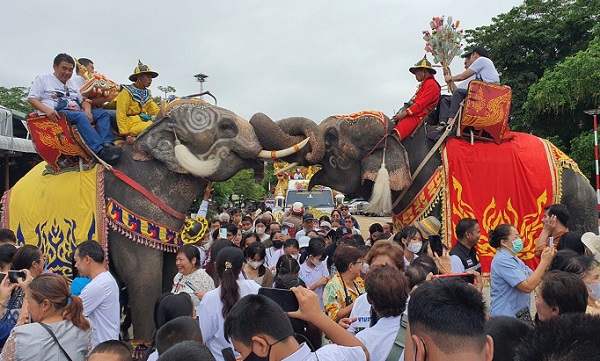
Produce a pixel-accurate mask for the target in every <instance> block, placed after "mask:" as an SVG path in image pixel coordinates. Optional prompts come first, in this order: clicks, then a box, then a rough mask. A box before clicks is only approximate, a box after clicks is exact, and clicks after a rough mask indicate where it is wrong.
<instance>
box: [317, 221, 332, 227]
mask: <svg viewBox="0 0 600 361" xmlns="http://www.w3.org/2000/svg"><path fill="white" fill-rule="evenodd" d="M319 227H327V228H329V229H331V223H329V222H327V221H323V222H321V224H319Z"/></svg>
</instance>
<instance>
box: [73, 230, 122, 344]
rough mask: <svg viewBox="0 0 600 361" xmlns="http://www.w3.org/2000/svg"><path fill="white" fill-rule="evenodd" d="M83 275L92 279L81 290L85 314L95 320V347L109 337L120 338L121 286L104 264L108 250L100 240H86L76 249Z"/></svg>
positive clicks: (79, 268) (93, 324) (76, 258)
mask: <svg viewBox="0 0 600 361" xmlns="http://www.w3.org/2000/svg"><path fill="white" fill-rule="evenodd" d="M75 267H76V268H77V271H78V272H79V275H81V276H84V277H89V278H90V279H91V280H92V281H91V282H90V283H88V284H87V285H86V286H85V288H84V289H83V290H82V291H81V294H80V295H79V297H80V298H81V300H82V301H83V314H84V316H85V317H88V318H89V319H90V321H92V327H93V331H94V334H93V336H92V347H96V345H98V344H99V343H102V342H104V341H107V340H118V339H119V326H120V324H121V312H120V311H121V308H120V305H119V286H118V285H117V281H115V279H114V277H113V276H112V275H111V274H110V272H108V270H107V269H106V266H105V264H104V250H103V249H102V246H100V244H99V243H98V242H95V241H85V242H83V243H81V244H80V245H79V246H77V250H76V251H75Z"/></svg>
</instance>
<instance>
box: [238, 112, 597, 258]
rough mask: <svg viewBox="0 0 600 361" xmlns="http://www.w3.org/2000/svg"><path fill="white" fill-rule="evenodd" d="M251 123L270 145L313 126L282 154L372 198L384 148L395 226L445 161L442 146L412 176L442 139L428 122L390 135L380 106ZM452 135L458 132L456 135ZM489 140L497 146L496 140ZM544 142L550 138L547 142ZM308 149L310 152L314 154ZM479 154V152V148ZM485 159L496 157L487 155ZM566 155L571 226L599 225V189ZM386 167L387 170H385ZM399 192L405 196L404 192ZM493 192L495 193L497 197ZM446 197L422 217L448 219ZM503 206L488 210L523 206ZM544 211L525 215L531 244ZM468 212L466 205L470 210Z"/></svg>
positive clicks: (287, 142) (449, 231)
mask: <svg viewBox="0 0 600 361" xmlns="http://www.w3.org/2000/svg"><path fill="white" fill-rule="evenodd" d="M250 123H251V124H252V125H253V127H254V128H255V131H256V134H257V136H258V139H259V141H260V142H261V144H263V145H264V146H265V148H266V149H269V148H273V149H280V148H285V147H289V146H291V145H292V144H294V143H297V142H299V141H301V140H303V134H304V136H306V135H307V134H309V133H310V134H311V137H312V138H311V141H310V143H309V145H308V146H307V147H305V148H304V149H303V150H302V152H298V153H295V154H294V155H293V156H290V157H287V158H284V160H286V161H288V162H296V163H298V164H318V165H320V166H321V168H322V169H321V170H319V171H318V172H317V173H316V174H315V175H314V176H313V177H312V178H311V180H310V185H309V187H312V186H314V185H324V186H329V187H331V188H333V189H336V190H338V191H341V192H343V193H353V194H359V195H361V196H363V197H365V198H366V199H368V198H369V197H372V198H373V197H374V196H375V197H374V198H378V197H380V195H377V194H376V193H378V192H381V189H378V187H377V182H378V181H380V179H378V178H381V177H378V176H377V174H378V171H379V169H380V168H381V166H382V161H383V160H384V158H383V157H384V153H385V167H386V168H387V170H388V172H389V179H388V180H389V191H388V193H389V196H390V197H391V199H392V200H395V202H394V203H393V207H391V209H388V210H391V213H392V216H393V219H394V221H395V222H394V223H395V224H394V226H395V228H396V229H397V230H398V229H399V228H401V227H404V226H407V225H408V224H403V223H402V222H401V220H402V218H401V215H403V214H404V213H403V210H406V209H407V208H409V206H411V205H414V203H415V201H416V200H417V198H418V195H419V194H420V193H419V192H420V191H421V190H422V189H424V188H425V186H426V184H429V183H428V182H429V181H430V179H431V178H432V175H433V174H434V172H435V171H436V170H437V169H438V168H439V167H440V166H441V165H442V154H441V152H440V151H439V150H438V151H435V152H434V153H433V155H432V156H431V157H430V158H429V160H427V162H426V163H425V164H424V165H423V167H422V169H421V170H420V172H418V174H416V176H413V177H411V174H415V171H416V170H417V168H418V167H419V166H420V165H421V163H422V161H423V160H424V159H425V158H426V156H427V154H428V153H429V152H430V150H431V149H432V148H433V147H434V145H435V143H436V142H434V141H432V140H429V139H427V137H426V126H423V127H421V128H420V129H419V130H418V132H416V134H414V136H412V137H407V138H406V139H404V140H403V141H402V143H401V142H399V141H398V139H397V138H396V137H395V136H392V132H393V127H394V124H393V123H392V122H391V121H390V120H389V119H388V118H387V117H386V116H385V115H383V114H382V113H380V112H375V111H363V112H359V113H355V114H351V115H346V116H332V117H328V118H326V119H325V120H324V121H323V122H321V123H320V124H319V125H318V126H316V124H314V123H313V122H311V121H310V120H308V119H294V121H293V122H292V121H290V120H289V119H284V120H280V121H272V120H271V119H269V118H268V117H267V116H265V115H264V114H257V115H255V116H254V117H253V118H251V119H250ZM273 134H278V135H277V136H276V137H273V136H271V135H273ZM279 134H283V135H279ZM513 134H514V135H515V137H516V136H517V135H522V133H516V132H514V133H513ZM285 135H287V136H285ZM525 136H528V135H525ZM530 137H531V138H535V139H537V140H536V142H538V143H542V141H541V140H539V138H536V137H533V136H530ZM454 139H455V140H456V138H454ZM515 139H516V138H515ZM519 139H521V138H519ZM448 142H450V140H448ZM314 144H317V146H318V148H316V149H317V150H318V152H315V151H313V149H315V148H314ZM488 144H491V145H492V146H496V145H494V144H493V143H491V142H490V143H488ZM507 144H509V143H507ZM544 144H549V142H548V143H544ZM548 147H549V148H551V147H553V146H550V145H549V146H548ZM384 149H385V152H384ZM321 153H322V154H323V156H322V158H321V159H319V160H315V159H314V156H315V155H317V154H321ZM309 155H310V156H311V157H312V158H309ZM303 156H304V158H301V157H303ZM537 156H538V158H535V159H537V160H535V162H546V164H548V161H547V159H546V156H545V155H544V154H540V155H537ZM474 157H477V155H474ZM481 160H482V161H487V162H490V160H488V159H485V160H484V159H481ZM562 160H564V161H565V162H567V163H569V164H573V166H572V167H565V168H564V169H562V168H561V171H560V172H559V173H560V174H559V176H560V177H561V179H560V181H561V182H562V183H561V184H562V194H561V196H560V198H559V199H558V203H562V204H564V205H565V206H566V207H567V208H568V210H569V211H570V213H571V220H570V222H569V224H568V226H569V228H570V229H571V230H573V231H577V232H580V233H583V232H588V231H593V232H596V231H597V210H596V206H597V205H596V202H595V195H594V194H595V192H594V189H593V188H592V187H591V185H590V183H589V181H588V180H587V179H586V178H585V176H583V175H582V174H580V173H578V172H577V170H578V168H577V166H576V165H574V162H572V161H571V160H570V159H568V158H567V157H566V156H565V157H564V158H562ZM494 162H499V160H492V161H491V163H490V164H492V165H493V164H494ZM382 174H383V176H384V177H385V173H382ZM488 176H489V177H494V176H496V177H497V176H499V174H497V173H496V174H489V175H488ZM412 178H414V179H412ZM450 186H451V185H450V184H449V183H447V184H446V185H445V187H446V188H444V189H446V191H447V189H448V187H450ZM452 186H454V185H452ZM442 187H444V185H443V186H442ZM446 191H444V192H446ZM556 194H558V193H556ZM400 196H402V197H401V198H399V197H400ZM545 196H547V194H545V193H544V194H542V195H541V196H540V197H539V198H538V199H537V201H534V202H533V203H536V202H537V203H536V204H537V205H538V206H539V205H540V204H542V203H544V202H545V204H546V205H548V199H546V198H544V197H545ZM419 200H420V199H419ZM492 200H493V201H495V199H494V198H492ZM438 202H439V200H438ZM440 203H441V202H439V203H437V204H435V202H432V204H429V205H428V207H426V208H427V209H426V210H425V211H424V212H423V213H421V214H419V215H418V216H419V219H420V218H422V217H425V216H429V215H434V216H436V217H437V218H438V219H442V218H443V217H442V206H441V204H440ZM528 204H529V203H528ZM502 207H503V206H500V205H497V204H496V203H493V202H491V203H490V206H489V207H488V208H489V209H488V211H489V212H488V214H486V216H489V215H490V214H493V212H494V211H501V212H504V215H506V214H508V213H509V211H510V212H512V213H511V215H514V214H516V213H518V211H519V210H518V209H517V210H514V209H512V208H514V207H512V205H511V204H510V203H509V204H508V206H507V208H506V209H503V208H502ZM511 207H512V208H511ZM450 211H451V212H458V210H455V209H450ZM541 212H542V209H541V208H539V207H538V209H537V213H535V214H529V215H528V216H527V217H528V218H527V220H528V222H529V224H527V225H523V231H524V232H529V233H531V236H530V239H529V243H528V247H532V244H533V242H534V241H535V239H537V236H536V235H535V234H536V232H539V231H541V228H542V225H541V219H540V213H541ZM467 213H468V212H465V214H467ZM471 217H473V218H474V217H478V218H479V220H480V221H483V220H482V218H483V217H484V215H483V214H475V215H471ZM447 218H450V217H447ZM488 218H490V217H488ZM500 218H502V217H499V218H498V217H497V219H494V222H496V223H494V222H488V223H486V222H482V223H483V225H485V226H486V227H488V229H487V230H489V227H490V226H492V225H497V223H498V222H499V221H498V220H499V219H500ZM513 218H515V217H513ZM502 219H503V220H504V221H507V222H508V220H510V217H507V216H505V217H504V218H502ZM413 220H416V219H415V218H412V219H411V222H412V221H413ZM513 221H514V219H513ZM444 226H445V227H446V230H445V231H446V233H445V234H446V235H447V236H448V237H445V238H446V239H445V241H446V244H447V245H448V246H451V239H450V238H452V237H455V235H453V234H454V233H453V230H454V228H453V223H452V222H445V223H444ZM527 227H529V228H527ZM538 234H539V233H538ZM534 237H535V238H534ZM482 240H483V238H482ZM482 243H483V241H482V242H481V243H480V246H487V242H485V244H483V245H482ZM488 249H489V246H488ZM489 252H490V253H489V254H492V255H493V250H490V251H489ZM531 258H533V255H531ZM535 265H537V263H534V264H533V267H535Z"/></svg>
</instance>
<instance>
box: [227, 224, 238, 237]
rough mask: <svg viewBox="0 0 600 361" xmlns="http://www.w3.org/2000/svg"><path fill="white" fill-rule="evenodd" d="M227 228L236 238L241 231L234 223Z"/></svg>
mask: <svg viewBox="0 0 600 361" xmlns="http://www.w3.org/2000/svg"><path fill="white" fill-rule="evenodd" d="M225 228H227V233H231V234H233V236H234V237H235V235H236V234H237V233H238V232H239V231H240V229H239V228H238V227H237V226H236V225H235V224H233V223H228V224H227V225H226V226H225Z"/></svg>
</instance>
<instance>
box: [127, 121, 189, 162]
mask: <svg viewBox="0 0 600 361" xmlns="http://www.w3.org/2000/svg"><path fill="white" fill-rule="evenodd" d="M133 159H135V160H139V161H147V160H151V159H157V160H159V161H161V162H163V163H164V164H165V165H166V166H167V168H168V169H169V170H170V171H172V172H175V173H183V174H186V173H189V172H188V171H186V170H185V169H183V168H182V167H181V166H180V165H179V163H178V162H177V159H176V158H175V135H174V133H173V125H172V124H171V118H169V117H162V118H159V119H157V120H156V121H155V122H154V124H152V125H151V126H149V127H148V128H146V130H144V131H143V132H142V133H141V134H140V135H139V136H138V137H137V139H136V140H135V143H133Z"/></svg>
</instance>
